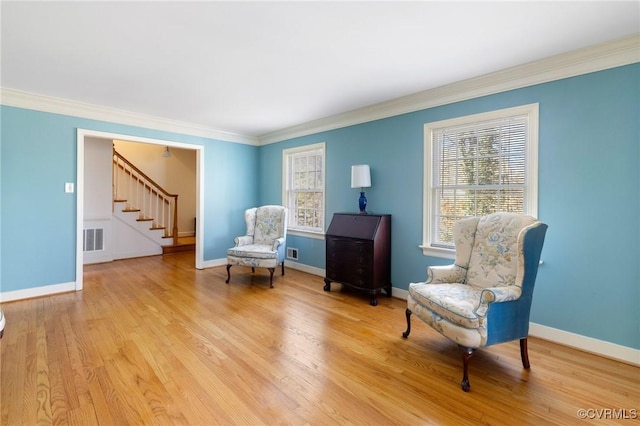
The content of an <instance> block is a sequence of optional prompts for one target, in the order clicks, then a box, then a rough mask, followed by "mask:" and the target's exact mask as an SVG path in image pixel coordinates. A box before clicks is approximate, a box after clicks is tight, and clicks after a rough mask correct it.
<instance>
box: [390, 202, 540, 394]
mask: <svg viewBox="0 0 640 426" xmlns="http://www.w3.org/2000/svg"><path fill="white" fill-rule="evenodd" d="M546 231H547V225H546V224H544V223H542V222H539V221H538V220H536V219H535V218H533V217H531V216H525V215H520V214H515V213H495V214H490V215H487V216H482V217H472V218H468V219H463V220H460V221H458V222H456V223H455V224H454V227H453V238H454V244H455V249H456V257H455V263H454V264H453V265H448V266H432V267H429V268H428V269H427V281H426V282H420V283H411V284H409V295H408V297H407V310H406V316H407V330H406V331H405V332H404V333H403V334H402V336H403V337H405V338H406V337H408V336H409V333H410V332H411V314H415V315H416V316H417V317H418V318H420V319H421V320H422V321H424V322H425V323H426V324H428V325H430V326H431V327H433V328H434V329H435V330H437V331H438V332H440V333H441V334H442V335H443V336H445V337H447V338H449V339H451V340H452V341H454V342H456V343H457V344H458V345H459V346H460V347H461V348H463V377H462V383H461V386H462V389H463V390H464V391H465V392H467V391H469V388H470V386H469V376H468V365H469V359H470V358H471V356H472V355H473V353H474V351H475V350H476V349H477V348H481V347H484V346H490V345H495V344H497V343H503V342H508V341H511V340H517V339H519V340H520V355H521V358H522V365H523V366H524V368H529V356H528V353H527V336H528V334H529V312H530V309H531V300H532V295H533V287H534V284H535V280H536V275H537V273H538V264H539V262H540V253H541V252H542V245H543V243H544V237H545V234H546Z"/></svg>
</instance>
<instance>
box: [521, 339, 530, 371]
mask: <svg viewBox="0 0 640 426" xmlns="http://www.w3.org/2000/svg"><path fill="white" fill-rule="evenodd" d="M520 357H521V358H522V366H523V367H524V368H529V367H531V365H530V364H529V351H528V350H527V338H526V337H525V338H524V339H520Z"/></svg>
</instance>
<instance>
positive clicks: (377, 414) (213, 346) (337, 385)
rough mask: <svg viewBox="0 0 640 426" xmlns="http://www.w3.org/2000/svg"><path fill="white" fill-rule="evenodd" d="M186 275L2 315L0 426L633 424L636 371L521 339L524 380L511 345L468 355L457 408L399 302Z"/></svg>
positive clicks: (140, 272) (300, 278) (453, 387)
mask: <svg viewBox="0 0 640 426" xmlns="http://www.w3.org/2000/svg"><path fill="white" fill-rule="evenodd" d="M193 265H194V258H193V253H180V254H174V255H170V256H164V257H163V256H155V257H148V258H141V259H130V260H121V261H117V262H112V263H106V264H99V265H91V266H86V267H85V273H84V290H83V291H81V292H76V293H68V294H62V295H56V296H51V297H44V298H39V299H32V300H25V301H18V302H12V303H5V304H3V306H2V308H3V309H4V311H5V314H6V317H7V325H6V330H5V335H4V338H3V339H2V340H0V346H1V357H2V358H1V360H0V361H1V370H0V374H1V394H0V404H1V407H0V414H1V417H0V421H1V424H2V425H35V424H49V423H53V424H79V425H93V424H100V425H126V424H191V425H213V424H220V425H232V424H240V425H262V424H265V425H274V424H285V425H305V424H309V425H325V424H350V425H392V424H393V425H421V424H455V425H464V424H478V423H479V424H510V425H513V424H531V425H542V424H578V423H581V422H582V421H581V420H580V419H579V410H580V409H584V410H591V411H589V412H588V414H589V416H590V417H595V419H592V420H590V421H589V422H588V424H611V423H619V424H638V423H637V422H638V420H637V419H636V420H631V419H618V420H615V419H612V417H633V415H634V413H636V411H633V410H638V409H640V368H638V367H635V366H631V365H627V364H624V363H621V362H616V361H614V360H610V359H605V358H602V357H598V356H595V355H592V354H587V353H584V352H580V351H577V350H574V349H570V348H567V347H564V346H561V345H557V344H553V343H550V342H546V341H542V340H540V339H536V338H530V339H529V340H530V341H529V358H530V361H531V369H530V370H528V371H527V370H523V369H522V364H521V361H520V352H519V346H518V342H512V343H507V344H503V345H497V346H494V347H491V348H487V349H484V350H479V351H478V352H477V354H476V355H475V356H474V358H473V359H472V361H471V366H470V381H471V392H469V393H464V392H462V391H461V390H460V379H461V374H462V371H461V370H462V368H461V353H460V352H459V349H458V348H457V346H456V345H454V344H452V343H451V342H449V341H448V340H447V339H445V338H443V337H441V336H440V335H439V334H437V333H436V332H434V331H432V330H431V329H430V328H429V327H427V326H426V325H424V324H422V323H421V322H420V321H419V320H418V319H414V321H413V329H412V333H411V336H410V337H409V338H408V339H407V340H405V339H403V338H402V337H401V333H402V332H403V331H404V330H405V325H406V323H405V315H404V310H405V306H406V303H405V302H404V301H402V300H399V299H392V298H385V297H381V298H379V304H378V306H377V307H372V306H370V305H369V303H368V301H369V297H368V296H366V295H362V294H359V293H355V292H352V291H347V290H346V289H345V290H342V291H341V290H340V285H337V284H334V285H333V289H332V291H331V292H330V293H327V292H325V291H323V285H324V283H323V281H322V278H321V277H317V276H313V275H308V274H305V273H302V272H300V271H296V270H293V269H287V270H286V275H285V276H284V277H282V276H280V274H279V271H278V272H277V273H276V274H275V275H274V285H275V288H274V289H269V288H268V287H269V284H268V283H269V277H268V273H267V272H266V271H264V270H257V271H256V273H255V274H253V275H252V274H251V271H250V269H249V268H242V267H238V266H235V267H233V268H232V270H231V273H232V275H231V283H230V284H229V285H227V284H225V283H224V280H225V278H226V272H225V268H224V267H219V268H211V269H207V270H202V271H198V270H195V269H194V266H193ZM420 278H422V277H416V279H420ZM603 409H605V410H612V412H611V413H610V414H609V415H607V414H606V412H604V414H602V413H603V412H602V411H596V410H603ZM621 410H624V411H621ZM598 417H600V418H598ZM607 417H608V418H607Z"/></svg>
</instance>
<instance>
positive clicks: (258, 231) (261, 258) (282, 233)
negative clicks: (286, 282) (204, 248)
mask: <svg viewBox="0 0 640 426" xmlns="http://www.w3.org/2000/svg"><path fill="white" fill-rule="evenodd" d="M244 219H245V221H246V222H247V234H246V235H243V236H240V237H236V238H234V242H235V246H234V247H231V248H230V249H228V250H227V281H226V282H227V284H228V283H229V280H230V279H231V273H230V271H229V270H230V269H231V266H232V265H242V266H250V267H251V272H255V268H267V269H268V270H269V272H270V273H271V277H270V280H269V287H271V288H273V272H274V271H275V268H276V267H277V266H278V265H282V275H284V254H285V247H286V241H287V209H286V208H285V207H282V206H262V207H253V208H251V209H248V210H246V211H245V212H244Z"/></svg>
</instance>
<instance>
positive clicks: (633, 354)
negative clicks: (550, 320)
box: [529, 322, 640, 366]
mask: <svg viewBox="0 0 640 426" xmlns="http://www.w3.org/2000/svg"><path fill="white" fill-rule="evenodd" d="M529 335H530V336H532V337H538V338H540V339H544V340H549V341H550V342H554V343H558V344H561V345H565V346H570V347H572V348H576V349H580V350H582V351H585V352H590V353H593V354H596V355H600V356H604V357H607V358H613V359H616V360H619V361H623V362H626V363H628V364H634V365H638V366H640V350H638V349H633V348H629V347H626V346H622V345H618V344H615V343H610V342H605V341H604V340H598V339H594V338H592V337H587V336H582V335H580V334H575V333H571V332H568V331H564V330H558V329H557V328H552V327H547V326H546V325H540V324H536V323H533V322H532V323H530V324H529Z"/></svg>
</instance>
